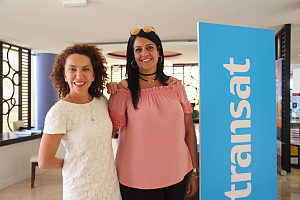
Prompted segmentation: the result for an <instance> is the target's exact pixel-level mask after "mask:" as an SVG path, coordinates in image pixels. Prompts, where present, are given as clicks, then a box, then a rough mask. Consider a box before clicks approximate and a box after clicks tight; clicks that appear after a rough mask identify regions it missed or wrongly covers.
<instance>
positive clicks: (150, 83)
mask: <svg viewBox="0 0 300 200" xmlns="http://www.w3.org/2000/svg"><path fill="white" fill-rule="evenodd" d="M155 73H156V72H155ZM155 73H154V74H155ZM157 77H158V76H156V77H155V79H153V80H146V79H143V78H142V77H140V76H139V78H140V79H142V80H143V81H146V82H148V83H149V85H150V86H151V87H154V86H155V85H154V82H155V80H156V79H157Z"/></svg>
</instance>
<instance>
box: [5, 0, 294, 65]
mask: <svg viewBox="0 0 300 200" xmlns="http://www.w3.org/2000/svg"><path fill="white" fill-rule="evenodd" d="M197 22H208V23H217V24H227V25H236V26H245V27H254V28H263V29H272V30H275V33H276V32H277V31H278V30H279V29H280V28H281V27H282V26H283V25H284V24H291V26H292V44H291V54H292V55H291V63H292V64H300V56H299V54H300V0H251V1H245V0H226V1H224V0H88V6H87V7H77V8H69V7H64V6H63V4H62V0H42V1H41V0H22V1H18V0H0V40H1V41H4V42H7V43H11V44H14V45H18V46H22V47H25V48H30V49H32V51H34V52H37V53H54V54H58V53H60V52H61V51H62V50H63V49H65V47H67V46H70V45H73V44H74V43H92V44H101V45H100V47H101V48H103V52H104V54H105V55H106V54H107V53H109V52H112V51H121V50H125V49H126V48H125V47H126V42H127V40H128V37H129V30H130V29H132V28H142V27H144V26H154V27H155V30H156V32H157V33H158V35H159V36H160V38H161V40H162V41H166V42H164V43H163V46H164V50H166V51H175V52H180V53H182V54H183V55H182V56H180V57H178V58H175V59H170V60H166V61H165V63H166V64H172V63H197V62H198V53H197V44H196V42H195V41H196V40H197ZM107 62H108V64H109V65H113V64H124V63H125V60H119V59H114V58H110V57H107Z"/></svg>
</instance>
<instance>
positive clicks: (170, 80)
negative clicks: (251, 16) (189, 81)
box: [167, 76, 181, 85]
mask: <svg viewBox="0 0 300 200" xmlns="http://www.w3.org/2000/svg"><path fill="white" fill-rule="evenodd" d="M170 83H181V80H179V79H177V78H174V77H171V76H170V77H169V80H168V81H167V84H168V85H169V84H170Z"/></svg>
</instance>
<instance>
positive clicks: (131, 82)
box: [126, 29, 169, 109]
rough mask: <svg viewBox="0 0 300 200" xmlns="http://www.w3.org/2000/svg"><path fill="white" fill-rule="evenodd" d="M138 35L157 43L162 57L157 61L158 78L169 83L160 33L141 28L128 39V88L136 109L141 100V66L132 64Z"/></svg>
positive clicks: (164, 83) (162, 82)
mask: <svg viewBox="0 0 300 200" xmlns="http://www.w3.org/2000/svg"><path fill="white" fill-rule="evenodd" d="M136 37H144V38H147V39H148V40H151V41H152V42H153V43H154V44H155V45H156V48H157V49H158V51H159V55H160V57H161V58H159V59H158V60H159V62H158V63H157V75H158V80H159V81H160V82H161V84H162V85H167V81H168V78H169V77H168V76H166V75H165V73H164V53H163V47H162V44H161V41H160V39H159V37H158V35H157V34H156V33H155V32H153V31H151V32H149V33H146V32H144V31H143V29H140V32H139V33H138V34H137V35H131V36H130V38H129V40H128V43H127V55H126V61H127V63H126V74H127V82H128V88H129V90H130V93H131V98H132V104H133V107H134V109H138V107H137V105H138V102H139V97H140V90H141V89H140V84H139V68H138V67H136V68H134V67H132V65H131V63H132V61H134V60H135V58H134V51H133V43H134V41H135V39H136ZM160 61H161V62H160ZM134 63H135V62H134Z"/></svg>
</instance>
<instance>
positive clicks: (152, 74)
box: [139, 71, 157, 76]
mask: <svg viewBox="0 0 300 200" xmlns="http://www.w3.org/2000/svg"><path fill="white" fill-rule="evenodd" d="M156 73H157V71H156V72H154V73H152V74H142V73H141V72H139V74H140V75H143V76H151V75H154V74H156Z"/></svg>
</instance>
